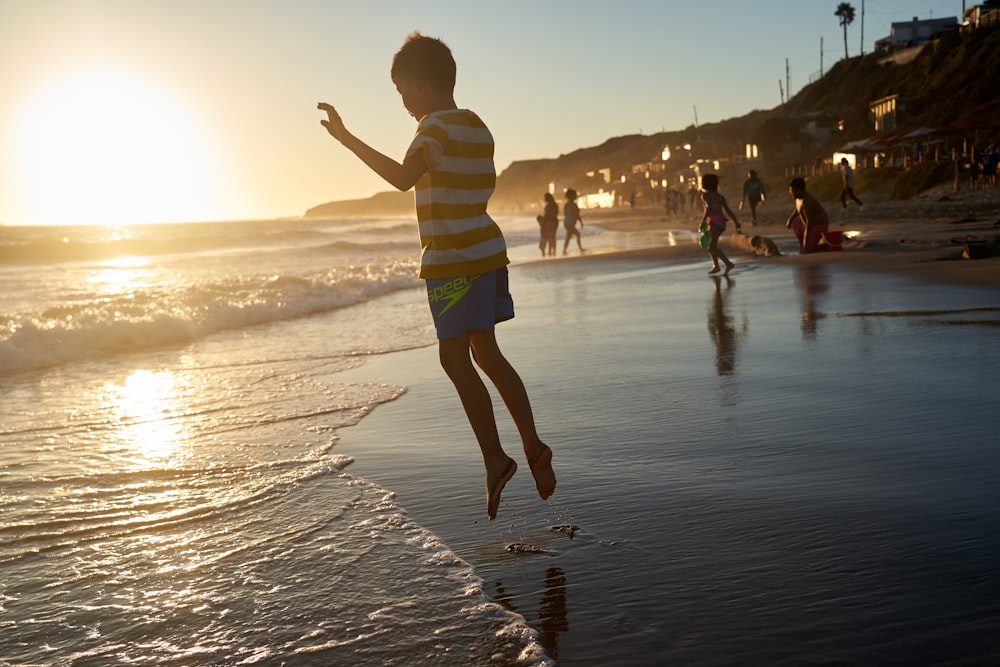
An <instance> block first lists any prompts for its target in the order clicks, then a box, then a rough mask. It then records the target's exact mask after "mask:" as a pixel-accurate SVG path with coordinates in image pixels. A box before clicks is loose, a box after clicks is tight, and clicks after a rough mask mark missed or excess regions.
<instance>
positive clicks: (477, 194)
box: [406, 109, 509, 278]
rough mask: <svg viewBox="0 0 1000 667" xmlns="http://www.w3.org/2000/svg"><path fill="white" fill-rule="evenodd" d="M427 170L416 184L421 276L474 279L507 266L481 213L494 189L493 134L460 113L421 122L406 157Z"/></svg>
mask: <svg viewBox="0 0 1000 667" xmlns="http://www.w3.org/2000/svg"><path fill="white" fill-rule="evenodd" d="M414 154H419V155H420V157H421V159H423V161H424V164H426V165H427V173H425V174H424V175H423V176H422V177H421V178H420V180H419V181H417V185H416V193H415V201H416V208H417V223H418V226H419V228H420V248H421V256H420V277H421V278H457V277H459V276H478V275H480V274H483V273H487V272H489V271H492V270H494V269H498V268H500V267H502V266H506V265H507V264H508V262H509V260H508V259H507V245H506V243H505V242H504V238H503V233H502V232H501V231H500V227H498V226H497V224H496V222H494V221H493V219H492V218H491V217H490V216H489V214H488V213H487V212H486V203H487V202H488V201H489V198H490V195H492V194H493V189H494V187H495V186H496V180H497V175H496V168H495V167H494V165H493V135H492V134H490V131H489V128H487V127H486V125H485V124H484V123H483V121H482V120H480V119H479V116H477V115H476V114H474V113H473V112H471V111H468V110H465V109H449V110H445V111H435V112H433V113H430V114H428V115H427V116H425V117H424V118H422V119H421V120H420V123H419V124H418V125H417V134H416V136H415V137H414V138H413V142H412V143H411V144H410V147H409V148H408V149H407V151H406V157H407V158H409V157H410V156H412V155H414Z"/></svg>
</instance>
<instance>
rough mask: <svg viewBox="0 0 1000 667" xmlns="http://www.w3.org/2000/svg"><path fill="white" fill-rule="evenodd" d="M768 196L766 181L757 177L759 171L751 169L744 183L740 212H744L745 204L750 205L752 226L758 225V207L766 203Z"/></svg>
mask: <svg viewBox="0 0 1000 667" xmlns="http://www.w3.org/2000/svg"><path fill="white" fill-rule="evenodd" d="M766 195H767V188H766V187H765V186H764V181H762V180H760V178H759V177H758V176H757V170H756V169H751V170H750V171H748V172H747V180H745V181H743V196H742V197H740V210H741V211H742V210H743V202H744V201H746V202H747V203H748V204H750V217H751V220H750V224H752V225H756V224H757V206H759V205H760V204H763V203H764V197H765V196H766Z"/></svg>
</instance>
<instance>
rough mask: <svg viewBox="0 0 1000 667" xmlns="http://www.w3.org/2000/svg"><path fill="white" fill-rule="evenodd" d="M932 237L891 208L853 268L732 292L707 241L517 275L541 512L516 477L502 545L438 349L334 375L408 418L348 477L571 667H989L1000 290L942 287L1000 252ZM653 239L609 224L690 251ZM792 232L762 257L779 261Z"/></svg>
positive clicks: (829, 264) (349, 450)
mask: <svg viewBox="0 0 1000 667" xmlns="http://www.w3.org/2000/svg"><path fill="white" fill-rule="evenodd" d="M941 203H943V204H947V202H941ZM785 208H786V207H785V206H784V205H782V206H781V209H782V211H784V210H785ZM910 210H911V211H912V207H911V209H910ZM874 213H879V215H878V216H876V215H874ZM938 213H939V214H940V215H939V216H937V217H933V218H927V219H924V220H923V222H922V223H921V224H916V223H909V222H907V220H908V218H906V217H905V216H906V215H908V214H907V213H906V207H905V206H898V207H897V206H895V205H891V204H886V205H884V206H883V205H881V204H875V205H873V206H872V207H871V209H869V210H867V211H866V212H865V213H864V214H863V216H864V217H863V218H861V217H860V216H858V215H857V213H856V211H855V212H852V214H850V215H848V216H847V217H845V218H844V219H843V228H845V229H858V230H860V231H862V232H863V234H862V236H861V240H859V241H858V245H857V246H856V247H854V248H851V249H848V250H845V251H842V252H840V253H823V254H816V255H811V256H804V257H799V256H795V255H786V256H783V257H777V258H770V257H760V258H758V257H753V256H751V255H749V254H741V253H739V252H732V253H731V257H732V258H733V259H734V260H735V261H736V262H737V269H736V270H735V271H734V273H733V274H732V275H731V276H729V277H728V278H725V277H708V276H706V275H705V271H706V270H707V269H708V260H707V257H706V256H705V253H704V252H703V251H701V250H700V249H698V248H697V246H695V245H694V243H693V241H691V243H689V244H685V243H678V244H677V245H674V246H671V247H661V248H641V249H636V250H623V251H620V252H614V253H595V254H593V255H584V256H583V257H570V258H562V257H560V258H558V259H557V260H555V261H536V262H530V263H528V262H526V263H521V264H518V265H515V266H513V267H512V268H511V289H512V292H513V294H514V298H515V303H516V304H517V312H518V315H517V317H516V318H515V319H514V320H513V321H512V322H510V323H505V324H503V325H501V326H500V327H498V340H499V341H500V344H501V346H502V348H503V349H504V350H505V352H506V354H507V356H508V357H509V358H510V360H511V361H512V363H513V364H514V365H515V367H517V368H518V369H519V370H520V372H521V375H522V377H523V378H524V381H525V384H526V386H527V388H528V391H529V394H530V396H531V398H532V403H533V406H534V408H535V413H536V417H537V421H538V426H539V431H540V435H541V436H542V438H543V439H544V440H545V441H546V442H548V443H549V444H550V445H551V446H552V448H553V451H554V459H553V465H554V468H555V471H556V474H557V475H558V477H559V486H558V488H557V491H556V493H555V495H554V496H553V498H552V499H551V500H550V501H548V502H543V501H541V500H539V499H538V497H537V493H536V490H535V488H534V484H533V481H532V479H531V475H530V474H527V472H528V469H527V465H522V466H521V468H520V469H519V471H518V474H517V475H515V476H514V478H513V479H512V480H511V481H510V483H509V484H507V486H506V488H505V490H504V496H503V502H502V503H501V505H500V511H499V514H498V517H497V519H496V521H492V522H491V521H488V520H487V518H486V507H485V499H484V488H483V468H482V462H481V459H480V458H479V453H478V449H477V447H476V445H475V441H474V438H473V437H472V433H471V429H470V428H469V426H468V424H467V423H466V421H465V418H464V415H463V414H462V412H461V408H460V405H459V402H458V398H457V396H456V395H455V393H454V390H453V388H452V387H451V385H450V383H449V382H448V381H447V379H446V378H445V376H444V374H443V372H442V371H441V369H440V367H439V366H438V363H437V354H436V350H434V349H433V348H424V349H419V350H412V351H408V352H402V353H398V354H392V355H387V356H386V357H382V358H378V359H373V360H372V361H370V362H369V363H367V364H365V365H364V366H363V367H360V368H358V369H354V370H352V371H349V372H347V373H346V374H345V376H346V377H347V379H350V380H352V381H357V380H364V381H370V382H386V383H392V384H401V385H405V386H406V387H408V392H407V394H406V395H405V396H403V397H402V398H401V399H399V400H397V401H395V402H393V403H391V404H387V405H384V406H380V407H379V408H377V409H376V410H375V411H374V413H373V414H372V415H370V416H369V417H366V418H365V419H364V420H362V422H361V423H360V424H359V425H358V426H356V427H352V428H349V429H344V430H343V431H342V433H341V436H342V440H341V442H340V443H339V444H338V446H337V450H338V452H340V453H343V454H346V455H350V456H354V457H356V458H357V461H356V463H355V464H354V465H352V466H351V469H350V471H351V474H355V475H358V476H361V477H364V478H367V479H370V480H372V481H374V482H375V483H378V484H380V485H384V486H385V487H387V488H390V489H392V490H393V491H395V492H396V493H397V494H398V500H399V502H400V504H401V505H402V506H403V507H404V508H405V509H406V511H407V512H408V513H409V514H410V515H411V516H412V517H413V518H414V519H415V520H416V521H418V522H419V523H421V524H422V525H424V526H426V527H428V528H430V529H431V530H432V531H434V532H435V533H436V534H438V535H439V536H440V537H441V538H442V539H443V540H444V541H445V542H446V543H447V544H448V545H449V546H450V547H451V548H452V549H454V550H455V551H456V553H458V554H459V555H460V556H461V557H462V558H463V559H466V560H467V561H469V562H470V563H472V564H473V566H474V567H475V569H476V572H477V573H478V575H479V576H480V577H482V578H483V580H484V582H485V583H484V586H485V589H486V591H487V593H488V594H489V595H490V596H491V597H493V598H494V599H495V600H498V601H500V602H501V603H503V604H505V605H507V606H509V607H510V608H511V609H513V610H515V611H517V612H518V613H520V614H522V615H523V616H524V617H525V618H526V619H527V620H528V622H529V623H530V624H531V625H532V626H533V627H534V628H535V630H536V631H537V633H538V635H539V638H540V639H541V642H542V644H543V645H544V646H546V648H547V650H548V652H549V655H550V656H551V657H553V658H554V659H556V660H557V661H559V663H560V664H566V665H605V664H615V665H656V664H718V665H757V664H759V665H765V664H767V665H769V664H776V663H779V662H781V663H784V664H817V663H823V662H829V663H841V664H889V663H893V664H916V663H920V664H937V663H945V662H949V661H951V662H963V661H964V662H966V663H969V664H974V663H978V664H987V663H991V662H996V661H997V660H1000V646H998V645H997V644H996V642H995V637H996V636H1000V613H998V612H997V609H996V605H995V600H996V598H997V597H998V596H1000V582H998V580H997V578H996V577H995V576H994V573H995V572H996V570H997V568H998V567H1000V519H998V518H997V517H996V513H995V507H996V505H997V503H998V502H1000V491H998V489H1000V452H998V450H997V449H996V447H995V446H994V442H995V439H996V437H995V424H994V421H995V419H994V415H995V414H996V412H997V410H998V409H1000V399H998V398H997V397H996V391H995V388H996V382H997V372H996V370H995V369H996V368H998V367H1000V365H998V362H1000V346H998V345H997V343H996V340H997V338H996V332H997V330H998V327H1000V293H998V292H997V291H996V290H995V288H996V286H997V282H996V279H997V275H998V271H997V268H998V262H997V260H996V259H990V260H974V261H973V260H968V261H967V260H952V259H941V260H940V261H938V257H942V256H946V255H953V254H954V253H955V252H956V250H957V248H956V247H954V246H955V244H954V243H952V242H951V240H950V236H959V235H965V234H982V235H984V236H985V235H987V234H989V233H990V230H991V228H990V226H989V225H988V224H987V220H986V219H984V220H983V221H979V220H977V221H975V222H954V221H953V220H952V219H951V217H952V214H951V213H950V212H947V211H943V210H942V209H941V208H940V207H938ZM782 215H783V214H782ZM895 215H898V216H900V217H898V218H895V217H893V216H895ZM657 217H658V216H656V215H655V214H654V215H648V216H642V215H641V212H640V214H639V215H635V216H630V215H628V214H627V213H626V214H625V215H607V216H605V219H604V220H603V221H602V222H601V224H603V225H605V226H608V227H610V228H617V229H619V230H624V229H634V230H637V231H638V232H639V233H642V232H643V231H644V227H648V228H654V227H658V228H661V229H662V228H677V227H678V226H679V225H678V224H677V221H667V220H663V219H657ZM776 217H778V215H777V214H776V213H775V212H773V211H767V213H766V214H765V217H764V219H763V221H762V223H761V225H759V226H758V228H756V229H753V230H749V229H748V231H758V232H766V233H767V234H769V235H773V236H774V237H775V238H777V239H778V240H779V242H780V243H786V242H787V241H788V240H789V239H790V238H791V236H790V234H788V232H787V231H785V230H784V227H783V224H782V222H783V220H776V219H774V218H776ZM587 221H588V224H595V223H597V222H598V220H597V215H596V214H592V215H590V216H589V217H588V218H587ZM834 224H835V225H837V226H839V225H840V224H841V220H840V219H837V218H835V223H834ZM989 224H990V225H991V224H992V222H990V223H989ZM633 233H634V232H633ZM783 234H784V235H785V237H786V238H785V239H784V240H783V239H782V235H783ZM726 239H727V243H732V241H731V240H730V239H731V237H730V235H729V234H728V233H727V235H726ZM586 241H587V239H586V237H585V240H584V242H585V243H586ZM918 241H920V243H919V244H918V243H917V242H918ZM625 245H627V244H625ZM736 245H737V244H733V248H734V250H735V249H736ZM413 298H414V299H415V300H419V299H421V298H423V297H422V295H421V294H420V293H419V291H417V292H415V293H414V295H413ZM495 408H496V412H497V415H498V422H499V426H500V429H501V437H502V439H503V441H504V443H505V446H506V448H507V451H508V453H509V454H511V455H512V456H518V457H519V456H520V443H519V441H518V438H517V433H516V430H515V429H514V427H513V425H512V424H511V423H510V420H509V418H508V417H507V416H506V413H505V410H504V407H503V406H502V404H501V403H500V401H499V399H495ZM519 462H521V461H520V459H519ZM521 463H523V462H521ZM565 526H576V528H575V529H574V530H573V531H572V532H573V536H572V539H570V536H569V534H568V532H567V529H566V528H563V527H565ZM512 545H514V546H513V548H511V547H512ZM516 545H526V546H527V547H531V548H530V549H528V548H522V547H518V546H516Z"/></svg>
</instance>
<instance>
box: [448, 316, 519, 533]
mask: <svg viewBox="0 0 1000 667" xmlns="http://www.w3.org/2000/svg"><path fill="white" fill-rule="evenodd" d="M469 339H470V334H468V333H466V334H462V335H459V336H455V337H453V338H446V339H443V340H441V341H440V342H439V344H438V355H439V357H440V360H441V367H442V368H444V371H445V373H446V374H447V375H448V378H449V379H451V382H452V384H453V385H455V390H456V391H457V392H458V397H459V399H461V401H462V407H463V408H464V409H465V414H466V416H467V417H468V419H469V424H470V425H471V426H472V431H473V433H475V435H476V440H477V441H478V442H479V449H480V450H481V451H482V454H483V463H484V464H485V465H486V513H487V514H488V515H489V517H490V520H492V519H494V518H496V515H497V508H498V507H499V506H500V494H501V492H502V491H503V487H504V485H506V484H507V482H508V481H509V480H510V478H511V477H513V476H514V473H515V472H517V463H515V462H514V459H512V458H510V457H509V456H507V453H506V452H504V450H503V447H502V446H501V445H500V436H499V434H498V433H497V425H496V418H495V416H494V415H493V402H492V400H491V399H490V394H489V391H488V390H487V389H486V385H485V384H484V383H483V380H482V378H480V377H479V373H478V372H476V369H475V367H474V366H473V364H472V359H471V357H470V356H469Z"/></svg>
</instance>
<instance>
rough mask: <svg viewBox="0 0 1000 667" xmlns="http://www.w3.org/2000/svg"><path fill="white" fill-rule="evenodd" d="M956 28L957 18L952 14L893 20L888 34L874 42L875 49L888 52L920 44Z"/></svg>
mask: <svg viewBox="0 0 1000 667" xmlns="http://www.w3.org/2000/svg"><path fill="white" fill-rule="evenodd" d="M957 29H958V19H957V18H955V17H954V16H950V17H948V18H942V19H920V18H918V17H916V16H914V17H913V20H912V21H902V22H893V24H892V26H891V27H890V29H889V36H888V37H883V38H882V39H880V40H877V41H876V42H875V51H876V53H890V52H892V51H895V50H897V49H905V48H908V47H912V46H916V45H918V44H922V43H924V42H926V41H927V40H929V39H932V38H934V37H935V36H937V35H940V34H941V33H943V32H947V31H949V30H957Z"/></svg>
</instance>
